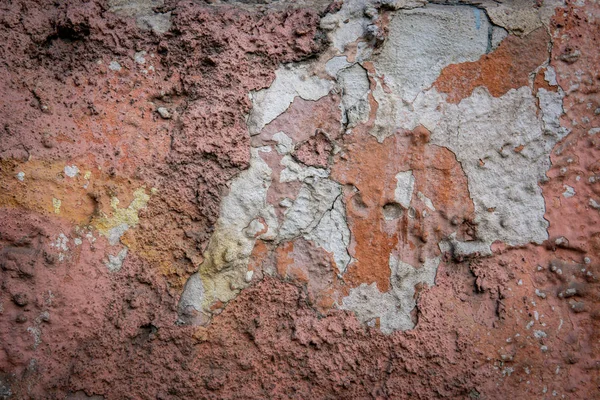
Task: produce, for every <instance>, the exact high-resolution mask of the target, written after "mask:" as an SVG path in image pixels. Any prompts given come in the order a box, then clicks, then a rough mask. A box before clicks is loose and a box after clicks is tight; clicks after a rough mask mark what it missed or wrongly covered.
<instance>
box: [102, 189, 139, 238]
mask: <svg viewBox="0 0 600 400" xmlns="http://www.w3.org/2000/svg"><path fill="white" fill-rule="evenodd" d="M149 200H150V195H148V194H146V188H145V187H141V188H138V189H136V190H135V191H134V192H133V200H132V201H131V203H129V206H127V208H119V199H118V198H117V197H116V196H113V197H111V199H110V207H111V209H112V212H111V214H112V215H111V216H108V215H106V214H104V213H101V215H100V216H99V217H96V218H94V220H93V221H92V225H93V226H94V227H95V228H96V229H97V230H98V232H100V234H102V235H103V236H105V237H109V235H110V231H111V230H112V229H114V228H117V227H119V226H122V225H123V224H126V225H127V226H129V227H130V228H132V227H135V226H136V225H137V224H138V223H139V221H140V220H139V217H138V213H139V211H140V210H141V209H142V208H144V207H146V205H147V204H148V201H149Z"/></svg>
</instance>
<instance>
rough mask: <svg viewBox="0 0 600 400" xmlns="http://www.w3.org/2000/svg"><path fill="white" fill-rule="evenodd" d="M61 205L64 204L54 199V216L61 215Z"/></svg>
mask: <svg viewBox="0 0 600 400" xmlns="http://www.w3.org/2000/svg"><path fill="white" fill-rule="evenodd" d="M61 204H62V202H61V201H60V199H57V198H55V197H53V198H52V207H53V208H54V214H60V205H61Z"/></svg>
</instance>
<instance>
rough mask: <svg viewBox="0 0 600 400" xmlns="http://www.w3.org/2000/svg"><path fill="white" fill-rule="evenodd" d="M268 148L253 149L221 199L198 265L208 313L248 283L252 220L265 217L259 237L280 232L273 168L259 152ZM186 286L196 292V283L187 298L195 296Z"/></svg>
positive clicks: (205, 310) (252, 237)
mask: <svg viewBox="0 0 600 400" xmlns="http://www.w3.org/2000/svg"><path fill="white" fill-rule="evenodd" d="M265 150H266V149H265V148H259V149H257V148H252V149H251V158H250V167H249V168H248V169H247V170H245V171H242V172H241V173H240V175H238V176H237V177H236V178H235V179H234V180H233V181H232V182H231V185H230V191H229V194H228V195H227V196H226V197H225V198H223V200H222V201H221V211H220V213H219V218H218V220H217V223H216V224H215V230H214V232H213V234H212V236H211V238H210V241H209V243H208V246H207V248H206V251H205V252H204V261H203V263H202V264H201V265H200V268H199V273H200V277H201V279H202V287H203V290H204V291H203V293H204V294H203V298H202V299H201V300H199V301H200V303H201V306H198V307H200V308H201V309H202V312H203V313H205V314H207V315H210V313H211V311H210V306H211V305H212V304H213V303H214V302H215V301H217V300H219V301H221V302H223V303H226V302H228V301H230V300H232V299H233V298H235V296H237V294H238V293H239V291H240V290H241V289H243V288H245V287H247V286H248V284H249V283H248V282H247V281H246V273H247V271H248V269H247V266H248V259H249V257H250V254H251V253H252V249H253V248H254V244H255V241H256V238H255V237H254V236H249V235H247V234H246V233H247V228H248V227H249V226H250V225H251V224H252V222H253V221H254V220H256V219H257V218H262V220H264V221H265V223H266V228H267V232H266V233H265V234H263V235H261V236H260V237H265V238H271V239H272V238H274V237H275V234H276V232H277V225H278V223H277V218H276V216H275V211H274V208H273V206H271V205H270V204H267V202H266V196H267V190H268V188H269V186H270V183H271V169H270V168H269V166H268V165H267V164H266V163H265V162H264V161H263V160H262V158H261V157H260V154H259V153H260V152H261V151H265ZM194 279H197V278H194ZM187 290H191V291H192V292H194V291H196V292H197V285H196V286H194V284H190V286H189V289H188V286H186V289H185V290H184V293H183V294H182V298H184V299H189V298H191V297H193V296H194V295H193V293H191V294H190V293H186V291H187ZM196 309H198V308H196ZM181 310H182V309H181V307H180V311H181ZM204 322H208V320H206V321H204Z"/></svg>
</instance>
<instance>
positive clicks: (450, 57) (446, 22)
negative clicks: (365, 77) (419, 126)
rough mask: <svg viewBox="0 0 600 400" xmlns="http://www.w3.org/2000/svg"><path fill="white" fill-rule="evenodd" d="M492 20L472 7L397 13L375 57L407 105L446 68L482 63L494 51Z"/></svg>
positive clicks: (388, 80)
mask: <svg viewBox="0 0 600 400" xmlns="http://www.w3.org/2000/svg"><path fill="white" fill-rule="evenodd" d="M490 29H491V25H490V22H489V20H488V18H487V16H486V15H485V13H483V12H481V10H479V9H477V8H474V7H468V6H452V7H448V6H434V5H430V6H427V7H425V8H419V9H414V10H403V11H398V12H397V13H395V14H394V15H393V17H392V19H391V21H390V23H389V36H388V37H387V39H386V42H385V44H384V46H383V49H382V51H381V53H380V55H379V56H378V57H377V58H376V59H375V63H374V64H375V68H376V70H377V74H378V75H380V76H384V77H385V84H386V85H387V86H388V87H390V89H391V90H392V91H393V92H394V93H395V94H396V95H398V96H399V98H400V99H401V100H403V101H406V102H412V101H413V100H414V99H415V97H416V96H417V94H418V93H419V92H421V91H422V90H424V89H426V88H428V87H429V86H431V84H433V82H434V81H435V79H436V78H437V77H438V76H439V74H440V72H441V71H442V69H443V68H444V67H446V66H447V65H450V64H456V63H462V62H466V61H476V60H477V59H478V58H479V57H480V56H481V55H482V54H485V53H486V51H487V50H488V47H489V30H490Z"/></svg>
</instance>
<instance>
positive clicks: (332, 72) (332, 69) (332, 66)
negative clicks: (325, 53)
mask: <svg viewBox="0 0 600 400" xmlns="http://www.w3.org/2000/svg"><path fill="white" fill-rule="evenodd" d="M351 65H352V64H351V63H349V62H348V60H347V57H346V56H338V57H333V58H332V59H330V60H329V61H327V63H326V64H325V72H327V74H328V75H329V76H331V77H332V78H336V77H337V74H338V72H340V71H341V70H342V69H344V68H348V67H349V66H351Z"/></svg>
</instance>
